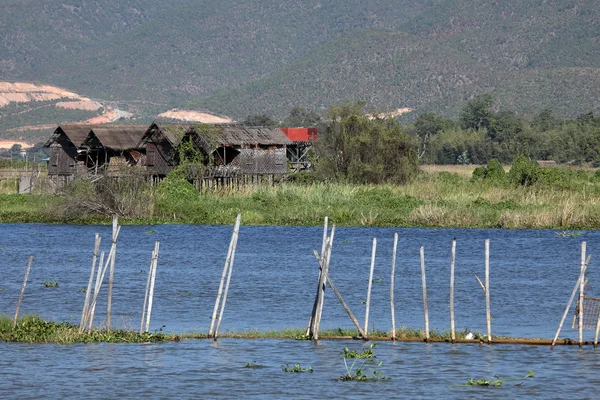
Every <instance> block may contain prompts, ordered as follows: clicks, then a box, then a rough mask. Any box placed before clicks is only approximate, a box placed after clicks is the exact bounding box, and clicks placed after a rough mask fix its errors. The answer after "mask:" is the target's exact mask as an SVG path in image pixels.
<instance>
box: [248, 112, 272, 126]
mask: <svg viewBox="0 0 600 400" xmlns="http://www.w3.org/2000/svg"><path fill="white" fill-rule="evenodd" d="M243 123H244V125H249V126H268V127H274V126H276V125H277V122H275V121H274V120H273V119H272V118H271V117H269V116H268V115H267V114H264V113H263V114H253V115H248V116H247V117H246V119H245V120H244V122H243Z"/></svg>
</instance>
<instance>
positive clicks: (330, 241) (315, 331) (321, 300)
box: [312, 225, 335, 340]
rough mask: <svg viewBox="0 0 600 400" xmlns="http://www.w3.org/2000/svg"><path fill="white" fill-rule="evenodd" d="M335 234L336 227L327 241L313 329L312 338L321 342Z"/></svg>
mask: <svg viewBox="0 0 600 400" xmlns="http://www.w3.org/2000/svg"><path fill="white" fill-rule="evenodd" d="M334 234H335V225H334V226H333V227H332V228H331V236H330V237H329V239H328V240H327V244H326V246H325V256H324V258H323V272H322V273H321V279H320V284H319V291H318V292H317V296H318V304H317V313H316V314H315V318H314V321H313V327H312V338H313V339H314V340H319V328H320V327H321V316H322V315H323V304H324V300H325V285H327V282H326V277H327V276H328V274H329V261H330V258H331V246H332V244H333V236H334Z"/></svg>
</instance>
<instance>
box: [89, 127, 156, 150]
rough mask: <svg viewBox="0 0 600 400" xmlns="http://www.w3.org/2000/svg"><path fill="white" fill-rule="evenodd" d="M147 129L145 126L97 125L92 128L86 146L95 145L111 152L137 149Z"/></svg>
mask: <svg viewBox="0 0 600 400" xmlns="http://www.w3.org/2000/svg"><path fill="white" fill-rule="evenodd" d="M147 129H148V127H147V126H145V125H99V126H94V127H93V128H92V129H91V131H90V133H89V137H88V138H87V140H86V144H89V145H94V146H97V145H98V144H97V143H96V140H97V142H99V144H100V145H101V146H102V147H104V148H106V149H111V150H117V151H124V150H132V149H139V148H140V142H141V140H142V137H143V136H144V133H146V130H147Z"/></svg>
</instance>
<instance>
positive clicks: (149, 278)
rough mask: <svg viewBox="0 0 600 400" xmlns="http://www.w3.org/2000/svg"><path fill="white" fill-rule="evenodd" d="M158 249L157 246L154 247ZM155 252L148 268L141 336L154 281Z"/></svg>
mask: <svg viewBox="0 0 600 400" xmlns="http://www.w3.org/2000/svg"><path fill="white" fill-rule="evenodd" d="M154 248H155V249H156V244H155V245H154ZM154 257H156V255H155V254H154V250H152V256H151V257H150V267H149V268H148V278H146V291H145V292H144V306H143V307H142V319H141V321H140V334H142V333H144V321H145V320H146V308H147V306H148V292H149V290H150V280H151V279H152V268H154Z"/></svg>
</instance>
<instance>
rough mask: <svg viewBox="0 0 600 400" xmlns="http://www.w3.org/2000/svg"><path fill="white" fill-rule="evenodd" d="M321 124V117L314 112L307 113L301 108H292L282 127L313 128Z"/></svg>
mask: <svg viewBox="0 0 600 400" xmlns="http://www.w3.org/2000/svg"><path fill="white" fill-rule="evenodd" d="M320 122H321V116H320V115H319V114H317V113H316V112H315V111H308V110H306V109H305V108H303V107H294V108H292V109H291V110H290V114H289V115H288V116H287V117H285V118H284V120H283V122H282V123H281V126H283V127H303V128H314V127H316V126H317V125H318V124H319V123H320Z"/></svg>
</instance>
